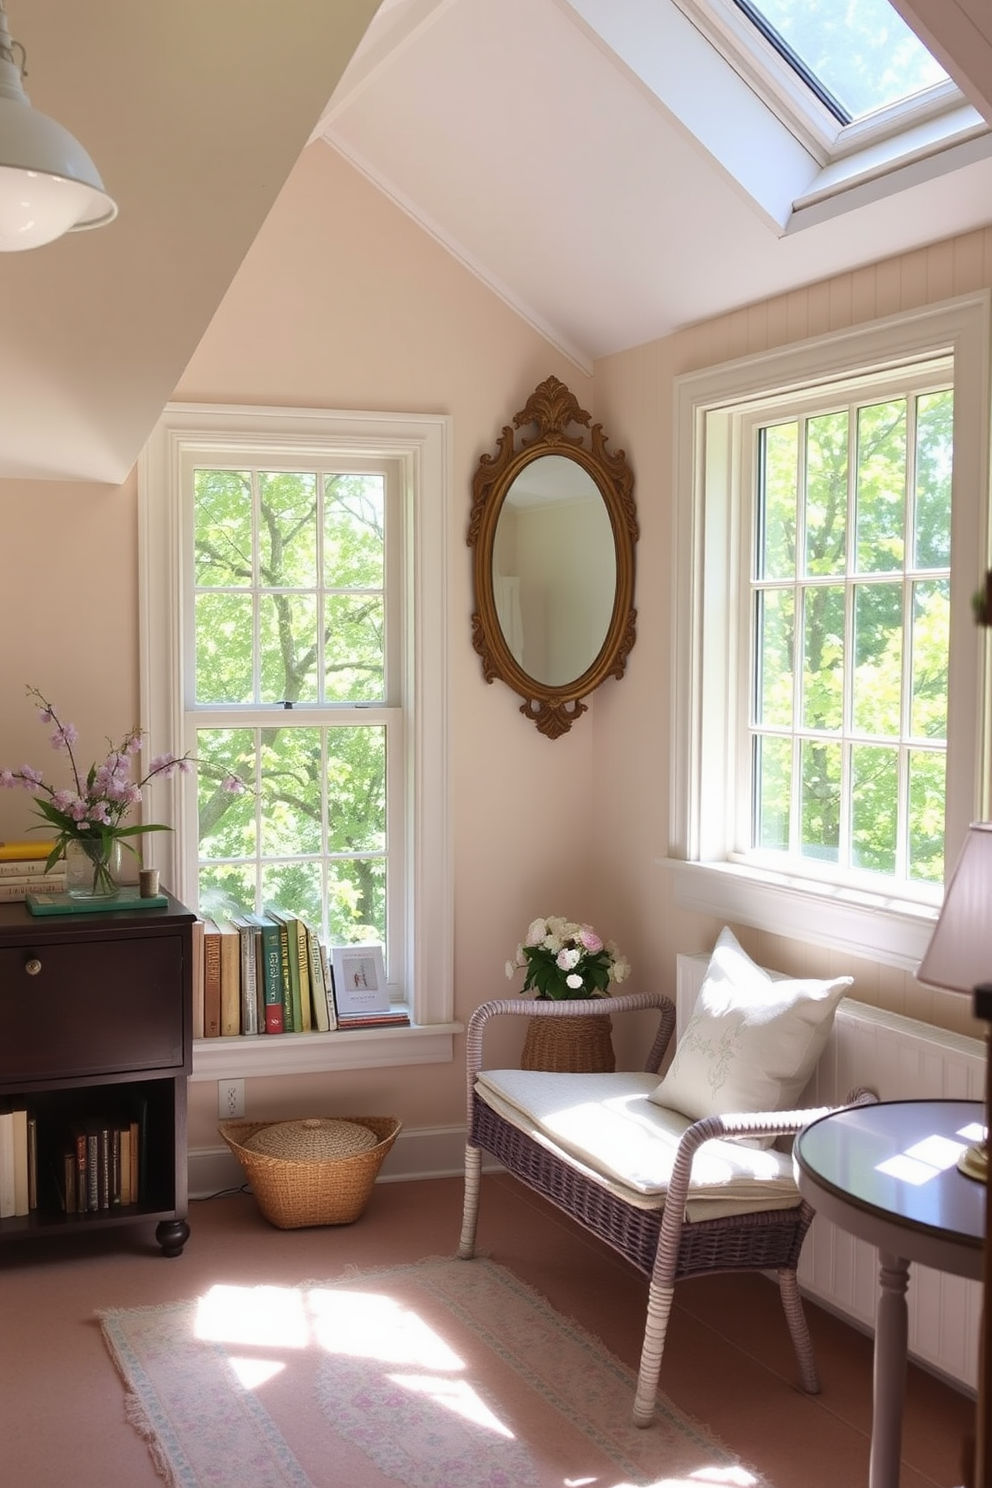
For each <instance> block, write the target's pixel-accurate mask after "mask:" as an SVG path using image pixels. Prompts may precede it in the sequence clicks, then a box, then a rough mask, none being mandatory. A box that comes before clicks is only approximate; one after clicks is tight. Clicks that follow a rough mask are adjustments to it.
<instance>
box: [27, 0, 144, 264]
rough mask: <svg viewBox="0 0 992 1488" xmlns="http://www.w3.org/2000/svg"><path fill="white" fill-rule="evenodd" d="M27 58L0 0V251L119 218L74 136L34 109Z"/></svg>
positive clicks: (36, 243)
mask: <svg viewBox="0 0 992 1488" xmlns="http://www.w3.org/2000/svg"><path fill="white" fill-rule="evenodd" d="M15 52H18V53H19V54H20V62H19V63H18V61H17V60H16V59H15V55H14V54H15ZM24 61H25V53H24V48H23V47H22V46H21V44H20V42H16V41H11V39H10V33H9V31H8V29H7V15H6V11H5V9H4V5H3V0H0V253H17V252H20V251H21V250H23V249H25V248H40V247H41V246H42V244H43V243H51V242H52V241H53V240H54V239H55V238H60V237H61V236H62V234H63V233H67V232H79V231H81V230H82V229H83V228H87V227H103V225H104V224H105V223H107V222H113V220H114V218H115V217H116V216H117V206H116V203H115V202H113V201H111V199H110V197H109V196H108V195H107V193H106V192H105V191H104V189H103V182H102V181H101V180H100V175H99V172H98V171H97V168H96V166H95V165H94V164H93V162H92V160H91V159H90V157H89V156H88V155H87V153H86V151H85V150H84V149H83V147H82V145H81V144H80V143H79V141H78V140H76V139H74V138H73V136H72V135H71V134H70V133H69V131H68V130H67V129H63V128H62V125H61V124H56V122H55V120H54V119H49V118H48V116H47V115H46V114H41V113H39V112H38V111H37V109H33V108H32V107H31V104H30V102H29V101H28V97H27V95H26V93H25V92H24V88H23V85H22V82H21V79H22V76H26V73H25V70H24Z"/></svg>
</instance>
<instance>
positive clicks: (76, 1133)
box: [69, 1121, 89, 1214]
mask: <svg viewBox="0 0 992 1488" xmlns="http://www.w3.org/2000/svg"><path fill="white" fill-rule="evenodd" d="M69 1137H70V1141H71V1143H72V1154H73V1163H74V1167H75V1189H76V1202H75V1208H74V1209H73V1211H72V1212H73V1213H74V1214H85V1213H86V1210H87V1209H88V1207H89V1204H88V1187H87V1172H86V1163H87V1154H86V1132H85V1130H84V1128H83V1127H82V1126H81V1124H80V1123H79V1122H78V1121H74V1122H73V1123H72V1124H71V1126H70V1127H69Z"/></svg>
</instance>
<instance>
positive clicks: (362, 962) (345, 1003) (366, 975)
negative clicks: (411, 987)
mask: <svg viewBox="0 0 992 1488" xmlns="http://www.w3.org/2000/svg"><path fill="white" fill-rule="evenodd" d="M331 963H332V965H333V968H334V1000H335V1002H336V1003H337V1009H338V1022H339V1023H341V1022H343V1020H344V1019H345V1018H346V1017H347V1016H348V1015H349V1014H356V1013H388V1012H389V1011H390V1003H389V988H388V986H387V985H386V973H385V969H384V966H383V959H382V946H381V945H347V946H334V947H333V948H332V951H331Z"/></svg>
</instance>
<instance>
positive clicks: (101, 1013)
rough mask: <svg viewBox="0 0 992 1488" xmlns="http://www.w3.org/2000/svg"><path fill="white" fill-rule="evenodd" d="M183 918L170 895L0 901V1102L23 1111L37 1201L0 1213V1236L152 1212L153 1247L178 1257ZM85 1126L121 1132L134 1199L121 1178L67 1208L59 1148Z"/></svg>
mask: <svg viewBox="0 0 992 1488" xmlns="http://www.w3.org/2000/svg"><path fill="white" fill-rule="evenodd" d="M193 919H194V916H193V915H192V914H191V913H190V912H189V911H188V910H187V909H185V908H184V907H183V905H181V904H179V903H178V901H176V900H175V899H172V898H171V897H167V901H166V904H165V905H164V906H163V907H162V908H158V909H154V910H148V909H145V910H143V911H142V912H141V913H140V914H139V913H135V912H133V911H128V910H121V911H114V912H111V913H107V914H101V915H92V916H91V915H85V916H79V917H76V916H71V915H65V916H63V915H51V916H45V917H42V918H35V917H34V916H32V915H30V914H29V913H28V912H27V910H26V908H25V906H24V905H23V904H0V1017H2V1026H3V1030H4V1034H3V1038H2V1040H0V1110H8V1109H10V1107H11V1106H19V1107H21V1108H26V1110H27V1112H28V1113H29V1116H30V1117H31V1118H33V1125H34V1129H35V1132H36V1138H35V1141H34V1143H33V1144H32V1146H33V1148H34V1151H35V1152H36V1163H35V1170H36V1184H35V1189H36V1193H35V1195H34V1196H35V1198H36V1207H34V1208H32V1209H31V1210H30V1212H29V1213H27V1214H16V1215H13V1216H7V1217H2V1218H0V1244H4V1243H6V1242H8V1241H15V1240H20V1241H21V1242H22V1243H26V1242H28V1241H30V1240H31V1239H32V1238H34V1237H36V1236H39V1235H48V1234H72V1233H76V1234H78V1233H79V1232H80V1231H81V1230H84V1229H90V1230H91V1229H102V1228H105V1227H116V1226H119V1225H126V1224H137V1223H148V1222H154V1223H155V1238H156V1240H157V1241H158V1244H159V1246H160V1247H161V1249H162V1252H163V1253H164V1254H165V1255H179V1254H180V1253H181V1251H182V1248H183V1246H184V1245H185V1243H186V1240H187V1238H188V1237H189V1225H188V1223H187V1217H186V1216H187V1205H188V1192H187V1152H186V1111H187V1081H188V1076H189V1074H190V1070H191V1067H192V1037H191V1034H192V931H191V926H192V923H193ZM0 1120H2V1117H0ZM87 1123H88V1124H89V1127H90V1128H91V1130H92V1129H93V1128H96V1129H98V1130H101V1129H106V1128H110V1129H111V1130H113V1129H122V1130H123V1129H128V1134H127V1136H125V1137H123V1138H121V1139H120V1150H119V1151H118V1155H117V1162H116V1172H117V1173H119V1172H120V1167H121V1156H120V1152H121V1151H123V1150H126V1151H127V1152H129V1153H130V1150H131V1146H132V1143H133V1145H134V1161H133V1164H132V1175H133V1179H134V1182H135V1183H136V1184H137V1185H138V1186H137V1189H136V1192H137V1193H138V1198H137V1200H136V1201H132V1202H129V1203H125V1202H123V1201H122V1200H123V1198H124V1197H125V1196H126V1195H127V1192H128V1186H129V1184H128V1182H127V1181H126V1182H125V1186H124V1190H123V1193H121V1191H120V1190H117V1191H116V1192H114V1191H113V1181H114V1180H113V1178H112V1177H111V1178H109V1179H108V1189H109V1190H110V1194H109V1196H108V1199H107V1202H106V1203H105V1204H103V1205H102V1207H98V1208H96V1209H94V1210H85V1209H84V1210H83V1211H82V1212H79V1211H78V1210H77V1212H66V1210H67V1201H66V1197H65V1184H64V1178H65V1167H64V1158H63V1155H62V1153H63V1149H64V1148H66V1146H67V1144H68V1142H69V1135H68V1134H69V1133H70V1132H71V1131H72V1130H73V1129H78V1128H81V1127H84V1126H86V1125H87ZM110 1141H111V1139H110V1138H109V1137H108V1139H107V1150H108V1151H113V1150H114V1149H113V1148H112V1147H111V1146H110ZM2 1153H3V1149H2V1148H0V1161H2ZM102 1161H103V1159H102V1158H101V1162H102ZM110 1169H111V1174H113V1172H114V1171H115V1169H114V1164H113V1163H111V1164H110ZM2 1178H3V1174H2V1170H0V1181H2ZM102 1199H103V1195H102V1193H101V1202H102ZM69 1207H71V1205H70V1206H69Z"/></svg>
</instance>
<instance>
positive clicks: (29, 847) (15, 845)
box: [0, 837, 55, 863]
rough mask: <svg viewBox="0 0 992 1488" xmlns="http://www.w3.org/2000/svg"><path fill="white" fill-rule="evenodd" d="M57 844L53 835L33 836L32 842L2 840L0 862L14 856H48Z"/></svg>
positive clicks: (5, 861)
mask: <svg viewBox="0 0 992 1488" xmlns="http://www.w3.org/2000/svg"><path fill="white" fill-rule="evenodd" d="M54 846H55V839H54V838H53V837H49V838H45V837H32V838H31V841H30V842H13V841H11V842H0V863H7V862H10V860H11V859H12V858H47V857H48V854H49V853H50V852H51V850H52V848H53V847H54Z"/></svg>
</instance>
